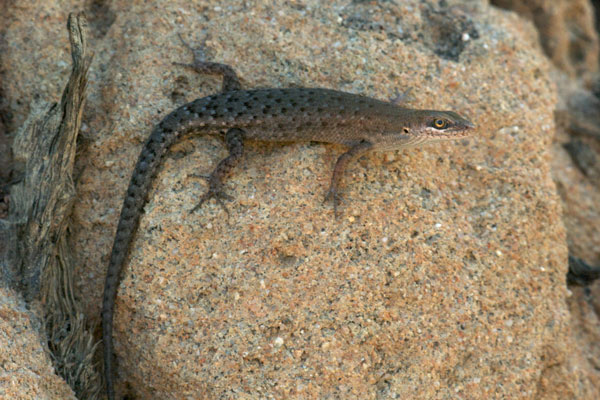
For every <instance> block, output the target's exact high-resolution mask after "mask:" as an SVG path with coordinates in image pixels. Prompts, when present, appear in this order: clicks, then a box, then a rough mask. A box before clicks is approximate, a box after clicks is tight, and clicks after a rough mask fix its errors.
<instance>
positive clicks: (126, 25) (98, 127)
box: [3, 0, 599, 399]
mask: <svg viewBox="0 0 600 400" xmlns="http://www.w3.org/2000/svg"><path fill="white" fill-rule="evenodd" d="M448 3H450V4H451V7H450V8H449V9H439V8H437V7H438V6H437V5H436V6H433V5H429V4H430V3H428V2H421V1H416V0H414V1H403V2H399V4H395V3H393V2H381V3H375V2H356V3H348V2H339V1H332V2H317V1H304V2H292V3H290V2H280V3H278V5H273V3H272V2H271V1H256V2H254V3H253V6H252V7H250V6H248V5H247V4H248V2H241V1H231V2H227V5H226V6H223V5H222V2H217V1H214V2H203V3H202V5H193V6H191V5H190V4H189V2H183V1H170V2H166V1H157V2H152V3H151V4H150V2H142V3H137V2H134V3H131V2H124V1H116V2H113V3H111V6H110V9H109V8H106V9H92V10H89V13H90V14H91V15H90V20H91V21H92V22H91V25H92V27H93V28H94V29H95V34H96V38H95V39H96V40H95V42H94V43H92V46H95V47H96V61H95V65H93V66H92V70H91V71H90V73H91V76H90V83H89V84H90V90H89V93H90V99H89V100H88V107H87V111H86V113H85V121H86V127H85V129H83V132H82V134H83V135H84V138H85V140H84V141H83V142H82V148H81V153H80V157H79V168H80V173H79V175H78V180H77V185H78V186H77V189H78V193H79V200H78V203H77V204H76V206H75V210H74V221H75V224H74V227H73V232H74V234H75V237H74V240H73V247H74V249H76V250H77V252H78V257H79V259H80V261H81V268H80V270H79V271H77V272H78V276H79V277H80V281H79V290H80V296H81V297H82V298H83V301H84V302H85V303H86V306H87V310H88V314H89V315H90V316H94V315H99V307H100V297H101V293H102V284H103V280H104V273H105V268H106V263H107V260H108V254H109V252H110V246H111V244H112V240H113V233H114V230H115V227H116V223H117V218H118V214H119V210H120V207H121V202H122V196H123V193H124V191H125V185H126V184H127V182H128V180H129V174H130V172H131V170H132V169H133V165H134V162H135V159H136V158H137V155H138V153H139V150H140V146H141V143H142V142H143V141H144V139H145V137H146V136H147V134H148V132H149V131H150V129H151V127H152V125H153V124H155V123H157V122H159V121H160V119H161V118H162V117H163V116H164V115H166V113H167V112H168V111H170V110H171V109H173V108H175V107H177V106H179V105H181V104H183V103H184V102H186V101H190V100H193V99H194V98H197V97H201V96H205V95H208V94H210V93H213V92H214V91H216V90H218V87H219V82H218V81H217V80H216V79H215V78H214V77H204V76H198V75H195V74H194V73H193V72H191V71H189V70H186V69H184V68H179V67H175V66H173V65H172V63H173V62H186V61H187V60H189V57H190V55H189V54H188V52H187V51H186V49H185V48H184V47H183V46H182V45H181V43H180V42H179V39H178V37H177V33H181V34H183V35H184V36H185V37H186V38H188V39H189V40H190V41H192V42H196V43H201V42H202V41H203V40H206V42H205V46H206V49H207V53H208V55H209V56H210V57H211V58H212V59H214V60H218V61H221V62H225V63H228V64H231V65H233V66H234V67H235V68H236V70H237V71H238V73H239V74H240V75H241V77H242V78H243V82H244V84H245V85H246V86H247V87H266V86H274V87H289V86H323V87H330V88H336V89H340V90H345V91H351V92H355V93H361V94H365V95H370V96H373V97H378V98H381V99H386V98H391V97H393V96H395V95H396V91H401V92H402V91H406V90H407V89H409V88H410V89H412V98H413V101H412V102H411V104H410V106H412V107H415V108H439V109H452V110H456V111H458V112H460V113H461V114H463V115H465V116H467V117H469V118H470V119H471V120H473V122H475V123H476V124H477V125H478V127H479V128H478V130H477V133H476V135H475V137H474V138H473V139H472V140H469V141H466V142H464V143H447V144H441V145H433V146H428V147H427V148H422V149H412V150H405V151H399V152H396V153H388V154H372V155H369V156H367V157H365V158H363V159H361V160H360V161H358V162H356V163H354V164H353V165H352V166H351V167H350V168H349V170H348V173H347V175H346V177H345V180H344V187H343V189H344V191H343V196H344V204H343V209H342V212H343V215H342V218H340V219H339V220H337V221H336V220H335V219H334V217H333V213H332V210H331V207H330V206H329V205H327V204H325V205H324V204H322V197H323V195H324V193H325V190H326V188H327V184H328V181H329V177H330V173H331V170H332V167H333V163H334V162H335V159H336V157H337V156H338V155H339V154H340V153H341V152H342V151H343V149H342V148H341V147H336V146H328V145H321V144H291V145H286V146H279V145H268V146H266V145H263V144H251V145H249V146H248V147H247V152H246V161H245V162H244V163H243V164H242V166H241V167H240V168H238V169H237V171H236V172H235V173H234V174H233V176H232V177H231V179H229V181H228V183H227V187H228V188H229V192H230V193H231V194H232V195H234V196H235V199H236V200H235V201H234V202H232V203H230V204H229V210H230V213H231V215H230V218H229V219H228V218H227V217H226V215H225V214H224V213H223V211H222V210H221V209H220V208H219V207H218V206H217V205H215V204H214V203H210V204H208V205H207V206H205V207H204V208H203V209H201V210H200V211H199V212H197V213H195V214H189V213H188V210H189V209H190V208H192V207H193V205H194V204H195V202H196V201H197V199H198V197H199V196H200V195H201V193H203V191H204V189H205V183H204V182H203V181H202V180H201V179H198V178H196V177H194V176H193V175H194V174H203V173H206V172H207V171H210V169H211V168H212V166H213V165H214V164H215V163H216V162H217V161H218V160H219V159H220V158H221V157H223V156H224V154H225V150H224V147H223V146H222V143H221V141H220V140H219V139H217V138H215V137H206V136H205V137H193V138H190V139H187V140H184V141H182V142H181V143H180V144H178V145H176V146H175V148H174V149H173V151H172V152H171V154H170V156H169V157H167V159H166V160H165V163H164V168H163V169H162V170H161V171H160V173H159V175H158V176H157V178H156V180H155V185H154V189H153V191H152V195H151V197H150V199H149V202H148V205H147V206H146V213H145V215H144V217H143V218H142V222H141V226H140V229H139V231H138V235H137V238H136V240H135V243H134V245H133V249H132V252H131V256H130V261H129V263H128V265H127V266H126V270H125V274H124V280H123V282H122V284H121V289H120V291H119V295H118V298H117V306H116V319H115V324H116V329H115V345H116V353H117V359H118V362H119V376H118V377H117V381H118V383H119V389H120V390H121V392H122V393H124V392H126V391H127V390H129V391H130V392H131V394H132V395H133V396H137V397H138V398H156V399H158V398H167V399H170V398H172V399H175V398H208V399H211V398H267V397H274V398H327V397H332V398H352V397H360V398H366V399H368V398H456V397H461V398H502V397H504V398H544V399H548V398H550V399H551V398H557V399H558V398H589V399H592V398H596V397H597V396H598V394H599V392H598V388H597V387H594V386H593V383H592V382H593V374H592V373H591V372H590V369H589V368H590V367H589V366H587V365H586V364H584V363H580V361H581V360H582V359H583V358H584V356H583V354H582V353H581V352H580V351H579V350H578V348H577V344H576V342H575V337H574V335H573V333H572V330H571V328H570V326H569V323H570V319H569V311H568V308H567V305H566V302H567V298H568V296H569V292H568V291H567V289H566V286H565V274H566V271H567V247H566V241H565V230H564V227H563V225H562V222H561V211H560V203H559V200H558V197H557V195H556V188H555V186H554V184H553V182H552V179H551V175H550V165H549V160H550V153H549V146H550V144H551V142H552V137H553V134H554V125H553V114H552V110H553V108H554V104H555V102H556V93H555V90H554V88H553V85H552V84H551V82H550V80H549V77H548V64H547V62H546V61H545V59H544V57H543V56H542V55H541V51H540V49H539V48H538V46H537V44H536V32H535V31H534V29H533V27H532V25H531V24H530V23H527V22H524V21H523V20H521V19H519V18H518V17H517V16H516V15H514V14H512V13H508V12H504V11H500V10H497V9H493V8H489V7H487V6H486V5H485V4H484V3H485V2H481V3H477V2H469V3H468V4H469V6H454V4H455V3H457V2H448ZM431 4H433V3H431ZM435 4H437V2H436V3H435ZM20 7H22V8H21V10H20V11H21V12H23V14H24V15H33V16H34V17H37V18H34V19H36V21H38V23H37V29H38V30H36V31H35V32H36V33H35V34H34V36H33V37H32V38H30V42H28V46H27V48H26V49H24V50H22V51H21V52H15V53H12V54H11V56H12V57H13V58H11V59H10V61H3V62H4V63H8V64H9V65H12V66H13V67H15V66H19V67H21V66H23V67H22V68H18V69H15V70H14V71H12V70H11V71H12V72H11V74H12V75H11V79H12V80H11V82H13V81H14V82H16V83H18V82H29V83H28V84H27V85H24V86H23V88H21V89H18V88H16V87H15V88H13V87H12V86H10V84H9V85H8V86H9V88H11V89H14V94H13V92H11V99H13V100H12V102H9V104H11V107H12V108H14V110H15V115H14V120H15V122H14V123H18V121H19V120H21V117H22V113H24V111H22V109H21V108H19V107H18V105H17V104H16V100H14V99H17V98H19V96H22V97H23V98H30V96H32V95H33V93H35V90H34V89H33V88H36V87H37V86H40V85H54V84H55V82H57V83H56V84H57V85H58V84H60V83H61V81H60V80H59V79H58V78H56V76H54V75H53V76H47V75H46V74H45V73H44V72H43V71H38V68H37V66H36V65H35V63H33V61H30V62H29V63H28V62H26V61H25V60H26V59H27V57H29V59H30V60H31V58H32V56H35V59H38V58H40V54H39V49H40V48H42V49H43V52H44V54H46V55H47V57H46V58H42V60H43V62H44V63H46V62H58V61H53V60H59V59H61V58H60V56H59V55H60V54H59V53H60V51H61V50H63V51H66V47H67V43H66V38H65V43H62V42H60V41H59V40H58V39H56V38H55V39H54V40H53V41H48V42H46V41H45V38H46V37H48V36H51V35H52V32H54V31H56V30H59V29H61V28H62V25H61V26H57V25H58V24H64V21H63V20H62V19H63V18H64V19H66V12H65V15H64V17H63V16H61V14H60V12H59V10H58V9H57V8H56V7H54V8H53V7H52V6H51V5H45V6H44V8H43V9H40V10H38V9H37V8H36V6H34V5H33V2H32V3H27V2H23V5H21V4H20ZM27 7H29V8H27ZM63 7H67V6H66V5H65V6H63ZM28 10H29V14H27V11H28ZM34 10H36V11H34ZM44 16H45V18H43V17H44ZM22 20H23V21H26V20H27V19H26V18H23V19H22ZM39 21H42V22H39ZM22 24H23V27H21V28H20V29H18V30H15V32H16V33H15V35H18V34H19V32H20V34H21V35H23V37H25V36H26V34H25V33H23V32H26V31H27V30H26V27H27V24H26V23H25V22H22ZM40 32H41V33H40ZM440 32H442V34H440ZM15 37H17V36H15ZM61 40H62V39H61ZM32 42H33V44H35V45H32ZM36 51H38V53H36ZM57 54H59V55H57ZM33 66H36V68H33ZM40 69H41V68H40ZM55 70H56V69H53V71H55ZM57 76H60V75H57ZM19 90H20V91H19ZM17 93H18V94H17ZM44 93H46V92H45V89H43V90H41V91H40V95H41V96H44ZM47 93H53V92H52V91H48V92H47ZM23 115H24V114H23ZM124 383H127V385H125V384H124Z"/></svg>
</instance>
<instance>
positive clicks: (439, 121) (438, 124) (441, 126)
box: [433, 118, 448, 129]
mask: <svg viewBox="0 0 600 400" xmlns="http://www.w3.org/2000/svg"><path fill="white" fill-rule="evenodd" d="M433 126H434V128H437V129H444V128H445V127H446V126H448V122H447V121H445V120H443V119H440V118H438V119H436V120H434V121H433Z"/></svg>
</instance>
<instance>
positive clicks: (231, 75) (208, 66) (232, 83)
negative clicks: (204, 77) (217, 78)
mask: <svg viewBox="0 0 600 400" xmlns="http://www.w3.org/2000/svg"><path fill="white" fill-rule="evenodd" d="M177 35H178V36H179V39H180V40H181V42H182V43H183V45H184V46H185V47H187V48H188V49H189V50H190V51H191V52H192V54H193V56H194V60H193V61H192V63H191V64H186V63H179V62H174V63H173V64H175V65H180V66H182V67H188V68H192V69H193V70H194V71H196V72H197V73H199V74H216V75H221V76H222V77H223V83H222V87H221V91H222V92H228V91H231V90H240V89H241V88H242V83H241V82H240V79H239V78H238V76H237V74H236V73H235V71H234V70H233V68H231V67H230V66H229V65H227V64H221V63H217V62H212V61H206V55H205V54H204V49H205V48H206V47H205V46H204V42H203V43H202V44H201V45H200V46H198V47H192V46H190V45H189V44H188V43H187V42H186V41H185V40H184V39H183V37H182V36H181V34H179V33H178V34H177Z"/></svg>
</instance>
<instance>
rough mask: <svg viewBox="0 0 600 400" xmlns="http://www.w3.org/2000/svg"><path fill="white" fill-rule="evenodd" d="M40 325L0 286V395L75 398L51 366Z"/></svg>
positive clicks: (20, 300) (35, 397) (3, 397)
mask: <svg viewBox="0 0 600 400" xmlns="http://www.w3.org/2000/svg"><path fill="white" fill-rule="evenodd" d="M40 325H41V322H40V321H39V319H38V318H37V317H36V316H35V315H34V314H33V312H32V311H31V310H29V309H28V308H27V306H26V305H25V302H24V301H23V300H22V299H21V298H20V297H19V295H17V294H16V293H15V292H13V291H11V290H8V289H5V288H1V287H0V398H2V399H20V400H21V399H22V400H27V399H32V400H33V399H36V400H43V399H47V400H52V399H65V400H66V399H73V400H75V399H76V398H75V394H74V393H73V391H72V390H71V388H70V387H69V385H67V384H66V383H65V381H64V380H62V379H61V378H59V377H58V376H57V375H56V373H55V371H54V368H52V362H51V360H50V356H49V354H48V349H47V347H46V345H45V342H46V338H43V337H41V336H40V334H39V332H43V328H41V327H40ZM40 328H41V329H40Z"/></svg>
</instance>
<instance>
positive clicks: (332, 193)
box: [323, 187, 342, 219]
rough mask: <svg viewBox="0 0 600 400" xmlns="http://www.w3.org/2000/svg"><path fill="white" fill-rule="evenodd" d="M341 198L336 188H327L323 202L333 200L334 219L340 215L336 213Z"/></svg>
mask: <svg viewBox="0 0 600 400" xmlns="http://www.w3.org/2000/svg"><path fill="white" fill-rule="evenodd" d="M341 200H342V197H341V196H340V194H339V193H338V191H337V189H335V188H333V187H330V188H329V190H328V191H327V194H326V195H325V198H324V199H323V203H326V202H328V201H332V202H333V215H334V216H335V218H336V219H337V218H338V217H339V216H340V215H339V213H338V206H339V204H340V202H341Z"/></svg>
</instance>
